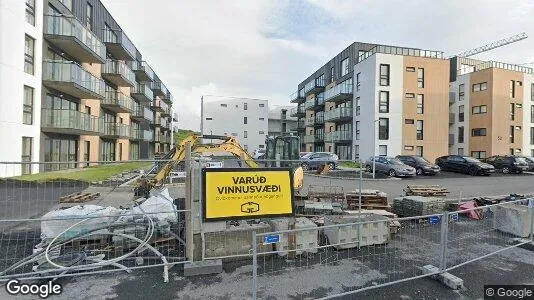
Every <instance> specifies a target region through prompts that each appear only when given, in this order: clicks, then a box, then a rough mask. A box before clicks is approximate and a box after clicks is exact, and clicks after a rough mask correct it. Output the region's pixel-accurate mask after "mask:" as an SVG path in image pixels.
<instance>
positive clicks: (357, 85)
mask: <svg viewBox="0 0 534 300" xmlns="http://www.w3.org/2000/svg"><path fill="white" fill-rule="evenodd" d="M360 74H361V73H358V74H356V91H357V92H358V91H359V90H360Z"/></svg>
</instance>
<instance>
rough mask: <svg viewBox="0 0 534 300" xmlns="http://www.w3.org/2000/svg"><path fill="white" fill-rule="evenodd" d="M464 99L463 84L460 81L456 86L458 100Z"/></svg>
mask: <svg viewBox="0 0 534 300" xmlns="http://www.w3.org/2000/svg"><path fill="white" fill-rule="evenodd" d="M464 99H465V85H464V84H463V83H462V84H460V85H459V86H458V101H464Z"/></svg>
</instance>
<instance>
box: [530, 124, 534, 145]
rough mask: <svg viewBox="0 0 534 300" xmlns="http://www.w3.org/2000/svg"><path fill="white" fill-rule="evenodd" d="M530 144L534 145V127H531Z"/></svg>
mask: <svg viewBox="0 0 534 300" xmlns="http://www.w3.org/2000/svg"><path fill="white" fill-rule="evenodd" d="M530 144H531V145H534V127H530Z"/></svg>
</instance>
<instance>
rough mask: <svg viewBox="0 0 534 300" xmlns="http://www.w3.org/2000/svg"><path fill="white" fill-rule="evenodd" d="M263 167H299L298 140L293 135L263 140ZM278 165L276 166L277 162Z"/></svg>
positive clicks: (270, 137) (269, 137)
mask: <svg viewBox="0 0 534 300" xmlns="http://www.w3.org/2000/svg"><path fill="white" fill-rule="evenodd" d="M265 145H266V151H265V159H266V162H265V166H267V167H272V168H274V167H278V166H280V167H291V168H294V167H298V166H299V165H300V163H299V160H300V139H299V137H298V136H294V135H282V136H276V137H273V136H268V137H267V138H266V139H265ZM278 160H280V164H279V165H277V161H278Z"/></svg>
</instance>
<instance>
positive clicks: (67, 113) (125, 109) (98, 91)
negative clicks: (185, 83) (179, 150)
mask: <svg viewBox="0 0 534 300" xmlns="http://www.w3.org/2000/svg"><path fill="white" fill-rule="evenodd" d="M0 17H1V18H0V19H1V21H0V22H2V23H1V25H2V26H1V27H0V47H2V48H1V51H0V61H1V64H0V74H1V80H0V106H1V107H2V109H0V137H2V139H3V140H9V141H12V142H10V143H9V145H8V146H5V147H2V149H0V160H1V161H15V162H17V161H23V162H24V161H32V162H72V164H46V165H44V166H43V169H45V170H54V169H61V168H72V167H79V166H85V165H88V163H79V164H76V163H74V162H89V161H124V160H133V159H140V158H150V157H152V156H153V155H155V154H157V153H161V152H166V151H168V150H169V149H170V139H171V128H172V126H171V122H172V120H171V115H172V113H171V107H172V102H173V98H172V95H171V93H170V92H169V91H168V90H167V88H166V87H165V85H164V84H163V82H162V81H161V79H160V78H159V77H158V76H157V74H155V72H154V71H153V70H152V68H151V67H150V65H149V64H148V63H147V62H146V60H145V59H144V58H143V56H142V55H141V53H140V52H139V50H138V49H137V48H136V47H135V45H134V44H133V43H132V42H131V40H130V39H129V38H128V36H127V35H126V33H125V32H124V30H123V29H122V28H121V27H120V26H119V25H118V24H117V22H116V21H115V20H114V19H113V17H112V16H111V14H110V13H109V12H108V11H107V10H106V8H105V7H104V6H103V5H102V3H101V2H100V1H98V0H27V1H3V2H2V7H1V8H0ZM37 171H39V169H38V167H37V166H36V165H35V166H34V167H33V168H30V167H29V166H22V168H21V169H20V170H18V171H13V170H10V172H9V173H10V174H9V175H16V174H17V173H30V172H37ZM0 175H2V174H0Z"/></svg>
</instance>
